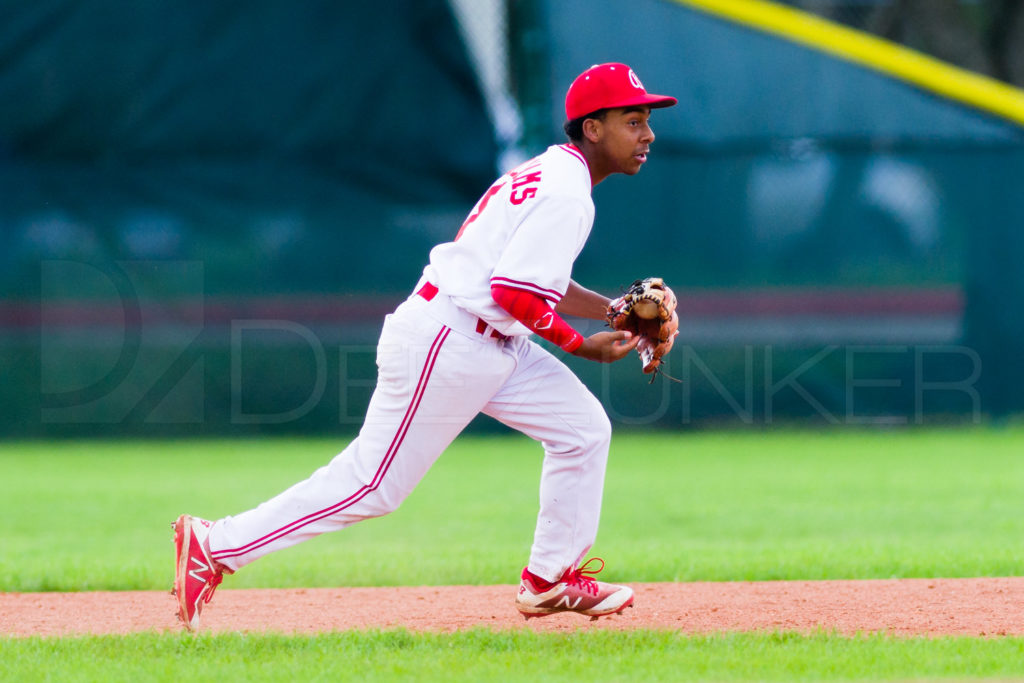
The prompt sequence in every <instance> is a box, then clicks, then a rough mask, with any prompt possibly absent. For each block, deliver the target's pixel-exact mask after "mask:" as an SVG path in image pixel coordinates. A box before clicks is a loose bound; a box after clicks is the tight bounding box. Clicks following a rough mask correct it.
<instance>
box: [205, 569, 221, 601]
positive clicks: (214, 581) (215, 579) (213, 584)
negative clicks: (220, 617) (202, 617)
mask: <svg viewBox="0 0 1024 683" xmlns="http://www.w3.org/2000/svg"><path fill="white" fill-rule="evenodd" d="M223 580H224V574H222V573H221V572H215V573H214V575H213V576H211V577H210V580H209V581H208V582H207V583H208V584H209V585H210V590H209V592H207V594H206V595H204V596H203V602H210V600H213V592H214V591H215V590H217V586H219V585H220V582H221V581H223Z"/></svg>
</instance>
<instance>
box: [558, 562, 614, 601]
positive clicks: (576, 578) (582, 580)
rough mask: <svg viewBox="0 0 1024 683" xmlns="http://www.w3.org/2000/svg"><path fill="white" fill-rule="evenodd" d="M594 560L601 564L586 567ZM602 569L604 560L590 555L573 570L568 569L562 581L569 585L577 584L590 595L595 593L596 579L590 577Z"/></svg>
mask: <svg viewBox="0 0 1024 683" xmlns="http://www.w3.org/2000/svg"><path fill="white" fill-rule="evenodd" d="M595 560H596V561H598V562H600V563H601V566H600V567H598V568H597V569H589V568H588V567H590V563H591V562H593V561H595ZM602 569H604V560H602V559H601V558H600V557H592V558H590V559H589V560H587V561H586V562H584V563H583V564H581V565H580V566H579V567H577V568H576V569H575V570H573V569H570V570H569V571H568V572H566V577H565V579H564V581H565V582H566V583H568V584H569V585H571V586H579V587H580V588H582V589H583V590H585V591H587V592H588V593H590V594H591V595H597V591H598V588H597V579H594V578H591V577H592V576H594V575H596V574H598V573H600V571H601V570H602ZM584 574H586V575H587V576H584Z"/></svg>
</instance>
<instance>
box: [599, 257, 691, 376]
mask: <svg viewBox="0 0 1024 683" xmlns="http://www.w3.org/2000/svg"><path fill="white" fill-rule="evenodd" d="M606 315H607V317H608V325H610V326H611V328H612V329H615V330H628V331H629V332H631V333H633V334H635V335H639V336H640V343H638V344H637V346H636V351H637V353H638V354H640V361H641V362H642V363H643V370H644V373H645V374H650V373H657V372H658V370H659V369H660V367H661V364H662V360H661V359H662V358H663V357H664V356H665V354H667V353H668V352H669V351H670V350H671V349H672V344H674V343H675V339H676V335H678V334H679V316H678V315H676V295H675V293H674V292H673V291H672V290H671V289H670V288H669V287H668V285H666V284H665V282H664V281H663V280H662V279H661V278H660V277H649V278H645V279H643V280H637V281H636V282H634V283H633V284H632V285H630V286H629V289H627V290H626V293H625V294H623V295H622V296H620V297H618V298H617V299H612V301H611V302H610V303H609V304H608V311H607V313H606ZM651 381H652V382H653V381H654V378H653V377H652V378H651Z"/></svg>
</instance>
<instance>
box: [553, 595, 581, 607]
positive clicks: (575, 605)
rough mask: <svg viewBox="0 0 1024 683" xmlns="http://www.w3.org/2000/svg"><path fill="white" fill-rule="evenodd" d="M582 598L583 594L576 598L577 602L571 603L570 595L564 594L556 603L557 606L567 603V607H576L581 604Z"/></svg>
mask: <svg viewBox="0 0 1024 683" xmlns="http://www.w3.org/2000/svg"><path fill="white" fill-rule="evenodd" d="M582 600H583V596H582V595H581V596H580V597H578V598H576V602H574V603H571V604H570V603H569V596H568V595H563V596H562V597H561V598H560V599H559V600H558V602H556V603H555V607H562V606H563V605H565V608H566V609H576V607H577V606H578V605H579V604H580V602H581V601H582Z"/></svg>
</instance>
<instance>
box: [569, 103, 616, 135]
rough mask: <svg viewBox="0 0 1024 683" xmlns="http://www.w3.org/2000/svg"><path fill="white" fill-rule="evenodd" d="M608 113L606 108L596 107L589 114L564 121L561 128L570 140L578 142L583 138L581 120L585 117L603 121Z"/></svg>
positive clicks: (585, 118)
mask: <svg viewBox="0 0 1024 683" xmlns="http://www.w3.org/2000/svg"><path fill="white" fill-rule="evenodd" d="M607 113H608V110H607V109H598V110H597V111H592V112H590V113H589V114H584V115H583V116H580V117H577V118H575V119H573V120H572V121H566V122H565V125H564V126H562V130H564V131H565V135H566V136H567V137H568V138H569V140H570V141H571V142H579V141H580V140H582V139H583V122H584V121H586V120H587V119H597V120H598V121H604V117H605V115H606V114H607Z"/></svg>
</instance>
